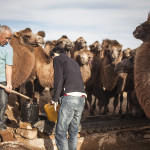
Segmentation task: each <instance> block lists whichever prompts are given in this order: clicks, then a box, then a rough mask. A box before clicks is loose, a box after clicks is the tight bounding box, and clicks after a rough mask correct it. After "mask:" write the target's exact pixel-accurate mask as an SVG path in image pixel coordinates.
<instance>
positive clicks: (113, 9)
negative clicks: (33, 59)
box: [0, 0, 150, 48]
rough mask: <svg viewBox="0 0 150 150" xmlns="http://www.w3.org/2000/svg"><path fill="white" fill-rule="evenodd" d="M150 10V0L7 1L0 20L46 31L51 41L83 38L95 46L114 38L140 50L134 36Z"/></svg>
mask: <svg viewBox="0 0 150 150" xmlns="http://www.w3.org/2000/svg"><path fill="white" fill-rule="evenodd" d="M149 6H150V1H149V0H132V1H131V0H126V1H120V0H82V1H81V0H71V1H70V0H55V1H53V0H42V1H41V0H31V1H28V0H5V1H3V7H1V9H0V14H1V15H0V20H2V21H3V22H4V23H5V21H7V20H9V21H10V22H14V21H17V22H16V24H17V23H22V24H23V23H25V25H26V27H31V29H32V30H33V31H37V30H38V29H40V30H41V29H42V30H44V31H45V32H46V38H47V39H57V38H60V36H61V35H63V34H66V35H67V36H68V37H70V39H71V40H76V39H77V38H78V37H79V36H83V37H84V38H85V40H87V41H88V43H89V44H91V42H94V41H95V40H99V41H100V42H101V41H102V39H104V38H110V39H117V40H118V41H119V42H120V43H121V44H123V45H124V47H131V48H136V46H137V47H138V46H139V43H140V41H138V40H136V39H134V37H133V35H132V32H133V30H134V29H135V27H136V26H137V25H139V24H140V23H142V22H144V21H145V20H146V19H147V14H148V12H149V11H150V10H149ZM22 21H23V22H22ZM23 27H24V26H23ZM14 30H17V27H16V26H15V27H14ZM18 30H19V29H18Z"/></svg>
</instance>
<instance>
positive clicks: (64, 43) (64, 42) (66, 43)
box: [56, 35, 73, 57]
mask: <svg viewBox="0 0 150 150" xmlns="http://www.w3.org/2000/svg"><path fill="white" fill-rule="evenodd" d="M56 46H59V47H61V48H64V51H65V53H66V54H67V55H68V56H69V57H71V51H72V49H73V43H72V42H71V41H70V40H69V38H68V37H67V36H65V35H63V36H62V37H61V38H60V39H58V40H57V44H56Z"/></svg>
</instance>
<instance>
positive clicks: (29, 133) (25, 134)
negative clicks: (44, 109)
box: [16, 128, 38, 139]
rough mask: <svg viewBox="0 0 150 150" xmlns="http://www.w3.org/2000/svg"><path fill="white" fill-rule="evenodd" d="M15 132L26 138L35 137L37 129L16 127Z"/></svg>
mask: <svg viewBox="0 0 150 150" xmlns="http://www.w3.org/2000/svg"><path fill="white" fill-rule="evenodd" d="M16 133H17V134H19V135H20V136H22V137H24V138H26V139H35V138H37V133H38V132H37V129H36V128H33V129H29V130H28V129H21V128H17V129H16Z"/></svg>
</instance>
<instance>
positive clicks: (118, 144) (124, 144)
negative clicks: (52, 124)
mask: <svg viewBox="0 0 150 150" xmlns="http://www.w3.org/2000/svg"><path fill="white" fill-rule="evenodd" d="M125 97H126V94H124V101H123V113H125V112H126V103H127V102H126V98H125ZM48 101H49V95H48V93H47V91H45V92H44V93H43V95H42V96H41V99H40V114H43V113H45V112H44V105H45V104H46V103H48ZM112 106H113V100H111V101H110V104H109V110H110V112H109V114H111V113H112V112H113V107H112ZM96 109H97V110H96V111H95V115H99V111H98V108H96ZM118 110H119V107H118V108H117V112H118ZM6 114H7V116H8V118H9V120H10V122H9V123H8V124H7V126H8V130H10V131H13V130H14V129H16V128H18V127H19V126H18V124H19V121H20V111H19V110H18V102H17V96H16V95H14V94H10V95H9V102H8V107H7V110H6ZM83 115H84V116H86V115H89V113H88V111H87V110H85V111H84V113H83ZM144 130H145V129H144ZM146 130H147V132H148V134H147V137H146V138H145V137H143V135H140V136H139V134H141V133H142V132H143V130H142V131H141V132H139V131H136V130H131V131H111V132H107V133H94V134H93V133H92V134H84V135H80V138H79V142H78V143H79V144H78V150H134V149H136V150H149V149H150V141H149V139H150V129H149V128H148V129H146ZM42 136H43V138H47V139H52V140H54V137H53V138H52V137H48V136H46V135H41V137H42ZM51 149H52V150H55V149H56V147H53V148H51ZM34 150H40V149H39V148H34ZM41 150H42V149H41ZM47 150H48V149H47Z"/></svg>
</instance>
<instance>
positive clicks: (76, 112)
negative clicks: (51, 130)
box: [50, 47, 86, 150]
mask: <svg viewBox="0 0 150 150" xmlns="http://www.w3.org/2000/svg"><path fill="white" fill-rule="evenodd" d="M50 56H51V57H52V58H54V60H53V67H54V96H53V100H52V104H54V107H55V110H56V106H57V104H58V100H59V103H60V108H59V112H58V118H57V124H56V130H55V141H56V145H57V147H58V149H59V150H76V148H77V144H78V126H79V123H80V120H81V115H82V112H83V109H84V104H85V96H86V94H85V90H84V83H83V81H82V76H81V72H80V68H79V65H78V63H77V62H76V61H75V60H73V59H72V58H70V57H68V56H67V55H66V54H65V53H64V51H63V49H62V48H60V47H55V48H54V49H53V50H52V51H51V53H50ZM60 96H62V97H61V98H60V99H59V97H60ZM67 132H68V135H67ZM67 136H68V138H67Z"/></svg>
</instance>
